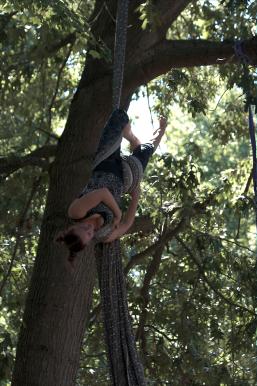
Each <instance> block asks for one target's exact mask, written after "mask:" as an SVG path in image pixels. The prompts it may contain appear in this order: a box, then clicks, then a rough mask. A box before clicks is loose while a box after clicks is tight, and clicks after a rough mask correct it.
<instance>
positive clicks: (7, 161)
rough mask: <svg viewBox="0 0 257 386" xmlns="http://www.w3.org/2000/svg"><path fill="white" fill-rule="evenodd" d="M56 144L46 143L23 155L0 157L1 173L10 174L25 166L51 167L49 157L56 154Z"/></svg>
mask: <svg viewBox="0 0 257 386" xmlns="http://www.w3.org/2000/svg"><path fill="white" fill-rule="evenodd" d="M55 151H56V145H46V146H43V147H40V148H38V149H36V150H34V151H32V152H31V153H29V154H27V155H24V156H22V157H19V156H16V155H11V156H9V157H2V158H0V175H10V174H12V173H14V172H15V171H16V170H18V169H21V168H23V167H25V166H40V167H42V168H43V169H47V168H48V167H49V158H51V157H54V156H55Z"/></svg>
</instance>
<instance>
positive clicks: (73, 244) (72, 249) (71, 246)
mask: <svg viewBox="0 0 257 386" xmlns="http://www.w3.org/2000/svg"><path fill="white" fill-rule="evenodd" d="M55 240H56V242H59V243H64V244H65V245H66V247H67V248H68V250H69V257H68V260H69V261H73V260H74V258H75V257H76V254H77V253H78V252H80V251H82V250H83V249H84V248H85V246H86V244H84V243H82V240H81V238H80V237H79V236H78V235H77V234H76V233H75V232H74V229H71V230H68V231H67V232H61V233H60V234H59V235H58V236H57V238H56V239H55Z"/></svg>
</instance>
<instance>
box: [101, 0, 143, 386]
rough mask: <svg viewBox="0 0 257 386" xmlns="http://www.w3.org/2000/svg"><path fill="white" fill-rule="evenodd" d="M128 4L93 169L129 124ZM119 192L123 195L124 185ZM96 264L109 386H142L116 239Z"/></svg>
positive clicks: (119, 20)
mask: <svg viewBox="0 0 257 386" xmlns="http://www.w3.org/2000/svg"><path fill="white" fill-rule="evenodd" d="M128 5H129V0H119V1H118V5H117V17H116V34H115V48H114V61H113V62H114V65H113V67H114V68H113V113H112V115H111V117H110V119H109V120H108V122H107V125H106V126H105V128H104V131H103V134H102V137H101V140H100V143H99V147H98V151H97V154H96V158H95V162H94V167H96V166H97V165H99V163H101V162H102V161H103V160H104V159H106V158H108V157H109V156H110V155H111V154H112V153H113V152H114V151H117V150H118V151H119V147H120V143H121V139H122V129H123V128H124V126H125V125H126V124H127V123H128V117H127V115H126V113H125V112H124V111H123V110H121V109H119V107H120V100H121V92H122V83H123V73H124V63H125V51H126V35H127V20H128ZM116 121H117V122H116ZM124 162H125V161H124ZM131 162H132V161H131ZM127 164H128V162H127ZM130 167H131V166H130ZM125 169H126V167H125V166H124V165H123V171H124V173H125V174H124V177H125V178H123V180H125V182H126V187H125V189H129V187H131V186H132V185H133V181H130V182H128V175H129V173H130V171H129V170H127V171H126V170H125ZM131 173H132V172H131ZM137 174H138V176H139V177H138V178H140V179H141V177H142V175H140V172H138V173H137ZM138 182H139V181H138ZM134 184H135V180H134ZM122 193H124V184H123V192H122ZM112 194H113V195H114V198H115V199H116V200H117V202H119V201H120V197H121V192H120V191H119V190H117V191H116V189H115V188H114V189H112ZM98 236H99V235H98ZM100 236H101V235H100ZM96 261H97V270H98V279H99V286H100V292H101V299H102V310H103V319H104V327H105V338H106V344H107V349H108V359H109V369H110V378H111V382H112V385H113V386H145V385H146V382H145V378H144V372H143V366H142V364H141V361H140V359H139V356H138V353H137V350H136V343H135V338H134V335H133V330H132V324H131V319H130V315H129V311H128V304H127V293H126V285H125V277H124V274H123V268H122V261H121V248H120V242H119V240H115V241H113V242H112V243H98V244H97V245H96Z"/></svg>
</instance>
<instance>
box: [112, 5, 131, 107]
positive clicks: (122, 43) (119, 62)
mask: <svg viewBox="0 0 257 386" xmlns="http://www.w3.org/2000/svg"><path fill="white" fill-rule="evenodd" d="M128 6H129V0H118V5H117V17H116V31H115V43H114V58H113V84H112V98H113V99H112V107H113V110H115V109H118V108H119V107H120V99H121V93H122V84H123V74H124V64H125V54H126V42H127V24H128Z"/></svg>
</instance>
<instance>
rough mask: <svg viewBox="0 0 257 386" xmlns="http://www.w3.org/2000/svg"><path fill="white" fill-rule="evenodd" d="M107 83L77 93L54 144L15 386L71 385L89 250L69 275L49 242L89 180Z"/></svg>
mask: <svg viewBox="0 0 257 386" xmlns="http://www.w3.org/2000/svg"><path fill="white" fill-rule="evenodd" d="M108 84H109V82H103V81H102V82H95V83H94V86H93V87H88V88H87V89H84V90H81V91H80V92H79V94H78V96H77V97H75V98H74V101H73V102H72V105H71V109H70V114H69V118H68V121H67V125H66V129H65V132H64V134H63V136H62V139H61V140H60V143H59V144H58V148H57V154H56V160H55V162H54V164H53V166H52V169H51V173H50V186H49V193H48V198H47V204H46V209H45V214H44V219H43V224H42V228H41V236H40V241H39V247H38V255H37V258H36V261H35V266H34V271H33V274H32V278H31V287H30V290H29V294H28V298H27V302H26V307H25V314H24V321H23V324H22V328H21V332H20V337H19V343H18V348H17V357H16V364H15V369H14V374H13V383H12V384H13V385H14V386H18V385H19V386H32V385H33V386H65V385H67V386H71V385H73V384H75V377H76V373H77V369H78V365H79V356H80V348H81V343H82V339H83V334H84V328H85V323H86V318H87V316H88V314H89V309H90V304H91V297H92V290H93V286H94V283H95V276H96V275H95V262H94V254H93V245H91V246H89V247H88V248H87V249H86V250H85V251H84V253H81V254H80V256H78V258H77V260H76V265H75V269H74V271H72V270H71V267H70V265H69V264H68V263H67V251H66V248H64V247H61V246H59V245H57V244H56V243H55V242H54V237H55V236H56V234H57V232H58V231H59V230H61V229H64V228H65V226H67V223H68V219H67V215H66V212H67V207H68V205H69V204H70V202H71V201H72V199H73V198H74V197H76V196H77V195H78V193H79V192H80V190H81V188H82V187H83V185H84V184H85V183H86V177H88V176H89V166H90V162H89V160H90V158H92V155H93V154H94V148H95V147H96V143H97V136H96V134H95V133H97V132H98V133H99V135H100V131H101V127H102V126H103V123H104V121H105V120H106V117H107V114H106V112H108V110H109V111H110V105H109V99H108V97H107V96H108V92H109V90H108V89H109V87H108ZM100 91H101V92H100ZM92 106H94V108H92ZM104 112H105V113H104ZM93 131H94V135H93ZM99 135H98V136H99ZM86 154H87V155H88V157H86V158H85V155H86Z"/></svg>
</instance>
